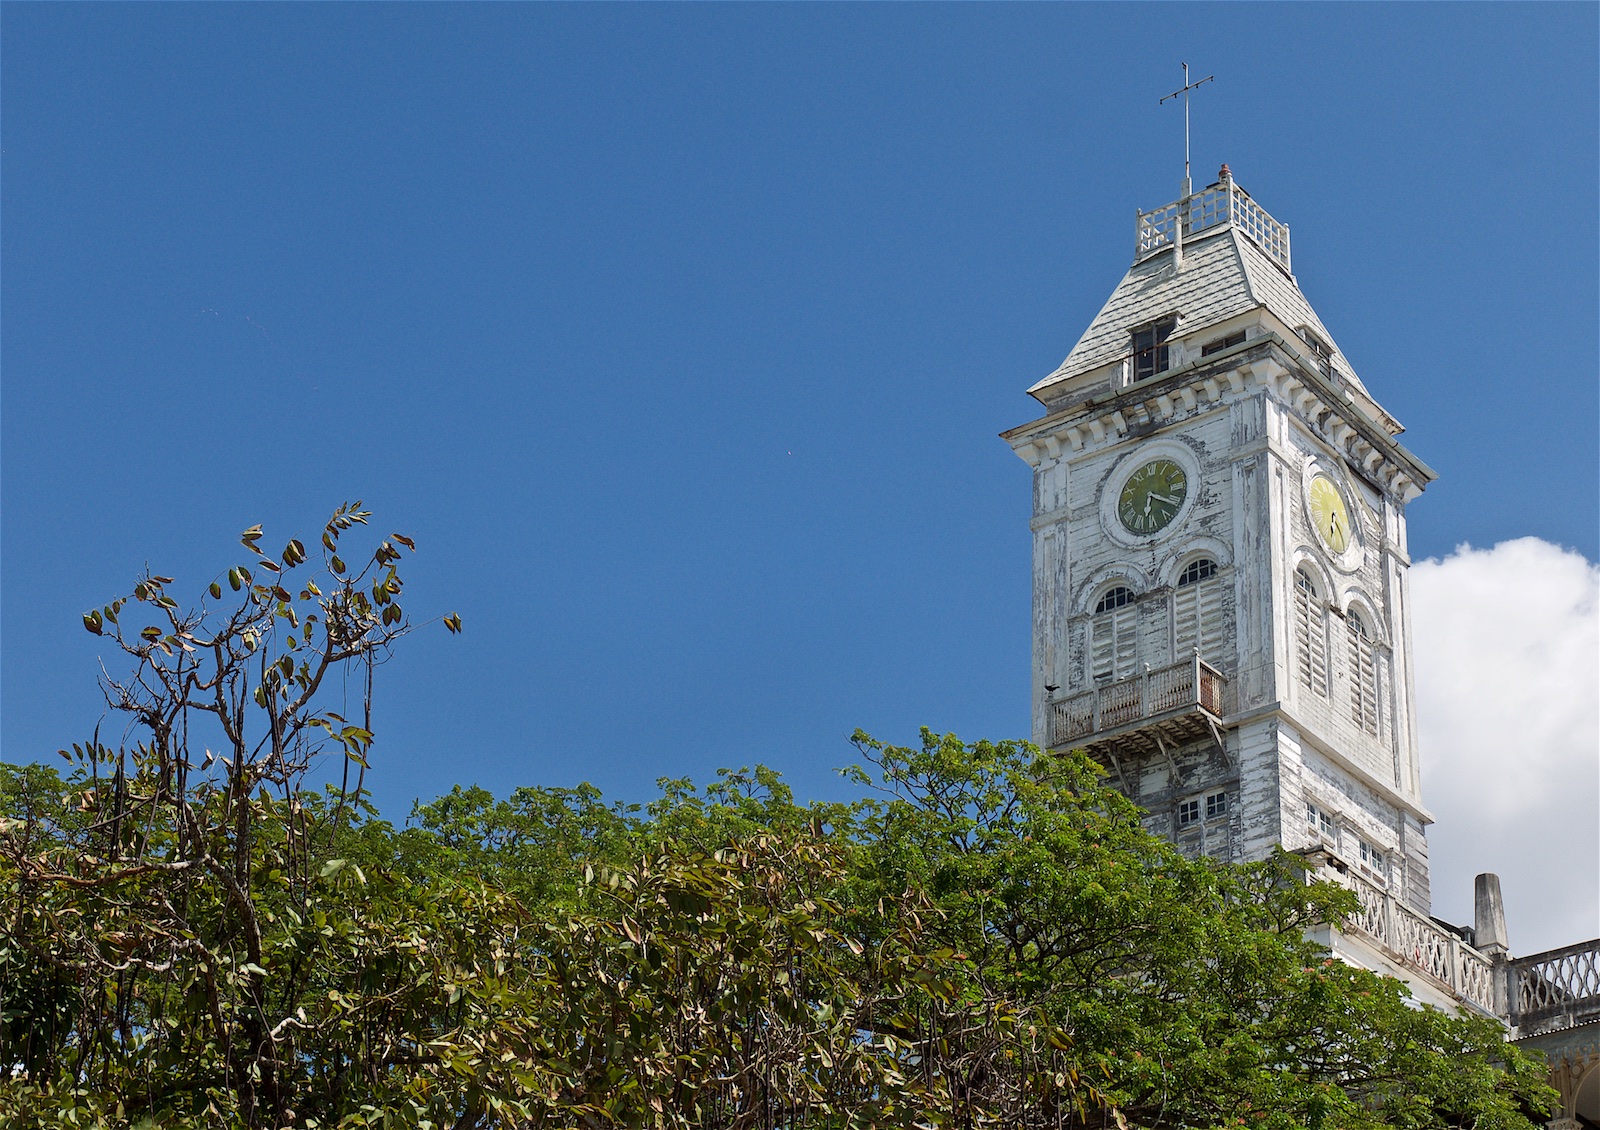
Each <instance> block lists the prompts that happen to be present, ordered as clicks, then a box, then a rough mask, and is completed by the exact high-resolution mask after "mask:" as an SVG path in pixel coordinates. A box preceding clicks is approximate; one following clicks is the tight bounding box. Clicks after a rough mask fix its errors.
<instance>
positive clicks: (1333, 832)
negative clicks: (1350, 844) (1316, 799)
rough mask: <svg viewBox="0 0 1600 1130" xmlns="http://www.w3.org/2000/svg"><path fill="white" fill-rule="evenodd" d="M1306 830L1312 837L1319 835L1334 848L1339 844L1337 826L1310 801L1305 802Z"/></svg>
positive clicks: (1324, 811) (1324, 812)
mask: <svg viewBox="0 0 1600 1130" xmlns="http://www.w3.org/2000/svg"><path fill="white" fill-rule="evenodd" d="M1306 829H1307V831H1309V832H1310V833H1311V834H1312V835H1313V836H1317V835H1320V836H1321V837H1322V838H1323V839H1325V840H1327V841H1328V842H1329V843H1331V844H1333V845H1334V846H1335V847H1337V846H1338V844H1339V826H1338V825H1337V824H1335V823H1334V822H1333V817H1332V816H1330V815H1329V814H1328V813H1327V811H1326V810H1324V809H1321V808H1318V807H1317V806H1316V805H1314V804H1312V803H1311V802H1310V801H1307V802H1306Z"/></svg>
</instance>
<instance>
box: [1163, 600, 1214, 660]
mask: <svg viewBox="0 0 1600 1130" xmlns="http://www.w3.org/2000/svg"><path fill="white" fill-rule="evenodd" d="M1172 602H1173V620H1174V649H1173V656H1172V658H1173V659H1174V660H1175V661H1176V660H1182V659H1187V658H1188V657H1189V656H1190V655H1193V654H1194V652H1195V650H1196V649H1198V650H1199V652H1200V655H1201V657H1202V658H1204V659H1211V660H1214V659H1216V658H1217V652H1218V649H1219V647H1220V645H1221V643H1222V586H1221V584H1219V583H1218V582H1217V581H1215V580H1205V581H1200V582H1198V583H1196V584H1188V585H1180V586H1179V587H1178V588H1177V589H1175V590H1173V594H1172Z"/></svg>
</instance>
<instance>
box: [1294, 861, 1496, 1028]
mask: <svg viewBox="0 0 1600 1130" xmlns="http://www.w3.org/2000/svg"><path fill="white" fill-rule="evenodd" d="M1325 877H1328V878H1333V879H1334V881H1335V882H1339V883H1342V884H1343V885H1344V886H1347V887H1350V888H1351V889H1352V890H1354V891H1355V893H1356V897H1357V898H1359V899H1360V900H1361V909H1360V910H1359V911H1357V912H1356V914H1355V915H1354V916H1353V917H1352V918H1350V919H1348V920H1347V921H1346V922H1345V928H1346V929H1352V930H1355V931H1357V932H1359V933H1362V934H1365V935H1367V937H1369V938H1371V939H1372V940H1373V941H1375V942H1377V943H1378V944H1379V945H1380V946H1381V947H1382V948H1383V949H1384V950H1385V951H1387V952H1388V953H1389V955H1390V956H1391V957H1394V958H1396V959H1397V960H1398V961H1399V962H1400V964H1401V965H1403V966H1405V967H1406V968H1407V969H1410V970H1412V971H1413V972H1416V973H1421V974H1423V975H1424V976H1426V977H1428V978H1430V979H1431V980H1433V981H1435V982H1437V983H1438V984H1440V985H1442V986H1444V987H1445V988H1447V989H1449V990H1450V992H1451V993H1452V994H1454V995H1455V996H1456V998H1457V999H1459V1000H1464V1001H1468V1002H1470V1003H1471V1004H1473V1005H1476V1006H1477V1007H1478V1008H1479V1009H1481V1010H1482V1011H1484V1012H1486V1013H1489V1014H1490V1015H1500V1014H1502V1012H1503V1010H1504V1006H1503V1005H1502V1004H1501V1002H1500V1001H1498V1000H1496V995H1497V994H1496V991H1495V990H1496V981H1497V979H1498V977H1497V973H1496V970H1495V966H1494V963H1493V962H1492V961H1491V960H1490V959H1489V958H1488V957H1487V956H1485V955H1484V954H1481V953H1479V952H1478V951H1477V950H1475V949H1473V948H1472V947H1471V946H1469V945H1468V944H1467V943H1466V942H1464V941H1462V940H1461V938H1460V936H1459V935H1457V934H1454V933H1452V932H1451V931H1449V930H1446V929H1445V928H1444V927H1443V926H1440V925H1439V924H1438V923H1437V922H1435V921H1434V920H1433V919H1431V918H1428V917H1425V916H1424V915H1421V914H1418V913H1417V912H1416V911H1414V910H1412V909H1411V908H1410V907H1409V906H1406V905H1405V904H1404V903H1402V902H1401V901H1400V900H1399V899H1397V898H1395V897H1394V895H1393V894H1391V893H1390V892H1389V891H1386V890H1381V889H1379V888H1378V887H1376V886H1374V885H1373V884H1371V883H1369V882H1367V881H1366V880H1365V879H1361V878H1358V877H1357V876H1355V875H1350V874H1346V875H1345V876H1343V877H1342V878H1335V877H1333V876H1331V875H1329V876H1325Z"/></svg>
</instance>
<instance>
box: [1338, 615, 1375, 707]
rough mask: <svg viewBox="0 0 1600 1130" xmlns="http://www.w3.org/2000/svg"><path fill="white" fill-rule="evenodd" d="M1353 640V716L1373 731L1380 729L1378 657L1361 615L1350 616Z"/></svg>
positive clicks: (1351, 645)
mask: <svg viewBox="0 0 1600 1130" xmlns="http://www.w3.org/2000/svg"><path fill="white" fill-rule="evenodd" d="M1345 623H1346V624H1347V625H1348V627H1349V641H1350V717H1351V718H1352V719H1353V720H1354V721H1355V723H1356V725H1358V726H1360V727H1361V728H1362V729H1363V730H1365V731H1366V732H1367V733H1369V734H1376V733H1377V732H1378V659H1377V656H1376V654H1375V653H1374V652H1373V648H1372V637H1371V636H1369V635H1367V628H1366V625H1365V624H1363V623H1362V622H1361V617H1360V616H1358V615H1357V614H1356V613H1354V612H1352V613H1350V615H1349V616H1348V617H1347V618H1346V620H1345Z"/></svg>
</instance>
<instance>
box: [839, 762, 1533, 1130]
mask: <svg viewBox="0 0 1600 1130" xmlns="http://www.w3.org/2000/svg"><path fill="white" fill-rule="evenodd" d="M856 740H857V744H858V746H859V747H860V749H861V750H862V753H863V754H864V756H865V758H866V760H867V761H868V764H869V765H870V766H872V768H873V771H868V770H865V769H857V770H856V771H855V773H854V775H855V777H856V779H857V780H858V781H859V782H861V783H862V784H863V785H867V786H869V787H872V788H874V789H875V790H878V791H879V792H880V793H881V794H884V795H886V797H887V799H886V800H885V801H884V802H882V803H879V804H877V805H872V806H867V807H866V809H865V811H864V813H863V815H862V818H861V825H860V830H859V832H858V837H859V840H860V842H861V844H862V862H861V865H860V867H859V869H858V873H857V882H858V884H859V886H857V888H856V889H855V897H856V899H857V900H858V902H859V903H862V904H872V903H874V902H875V901H877V900H883V899H886V898H893V896H894V894H895V893H896V892H899V891H904V890H920V891H925V892H927V893H928V895H929V897H930V899H931V900H932V902H933V905H934V906H935V907H937V908H938V910H939V911H940V912H941V913H940V915H939V916H938V917H937V918H936V919H935V920H934V921H935V922H936V924H937V925H936V928H935V929H934V931H933V935H934V938H933V940H934V942H935V944H939V945H943V946H947V947H950V948H952V949H955V950H958V951H960V952H962V953H964V954H967V955H968V956H969V962H968V965H967V971H966V975H967V977H968V978H969V980H970V986H971V987H970V989H969V995H970V999H971V1000H972V1001H973V1002H974V1004H977V1003H979V1002H983V1001H989V1000H996V999H999V1000H1007V1001H1009V1002H1011V1006H1012V1007H1013V1008H1018V1009H1028V1010H1037V1011H1038V1012H1040V1013H1042V1015H1043V1017H1044V1021H1045V1022H1047V1023H1049V1024H1051V1025H1053V1026H1055V1027H1057V1028H1059V1029H1060V1030H1061V1031H1062V1032H1064V1033H1065V1034H1066V1035H1067V1036H1068V1037H1069V1038H1070V1040H1071V1050H1070V1053H1069V1056H1068V1062H1069V1063H1070V1064H1071V1065H1072V1066H1073V1067H1074V1068H1075V1069H1076V1070H1077V1071H1078V1072H1079V1073H1080V1074H1081V1075H1082V1076H1083V1077H1084V1078H1092V1079H1096V1080H1099V1081H1101V1082H1100V1089H1101V1090H1102V1092H1103V1093H1104V1096H1105V1099H1106V1101H1107V1102H1108V1104H1109V1105H1110V1106H1111V1107H1112V1108H1113V1109H1115V1110H1116V1111H1117V1112H1118V1113H1119V1114H1120V1116H1121V1117H1122V1118H1124V1119H1126V1120H1127V1122H1128V1123H1129V1124H1132V1125H1137V1126H1142V1127H1151V1128H1154V1127H1180V1126H1223V1125H1247V1126H1260V1127H1279V1126H1282V1127H1290V1126H1294V1127H1302V1126H1308V1127H1340V1128H1341V1130H1362V1128H1367V1127H1373V1128H1376V1127H1390V1126H1397V1127H1469V1126H1470V1127H1478V1128H1488V1127H1506V1128H1510V1127H1528V1126H1530V1125H1532V1123H1531V1122H1530V1121H1529V1118H1530V1117H1531V1116H1535V1115H1539V1114H1540V1113H1541V1112H1544V1111H1547V1110H1548V1109H1549V1103H1550V1099H1551V1097H1552V1096H1551V1092H1549V1090H1548V1088H1547V1087H1546V1086H1545V1082H1544V1079H1545V1071H1544V1068H1543V1066H1542V1065H1541V1064H1539V1063H1537V1062H1536V1061H1534V1060H1531V1059H1529V1058H1527V1057H1525V1056H1524V1055H1523V1054H1522V1053H1521V1052H1519V1051H1518V1050H1517V1049H1515V1048H1513V1047H1510V1046H1508V1045H1506V1044H1505V1043H1504V1032H1503V1030H1502V1029H1501V1028H1500V1026H1499V1025H1498V1024H1497V1023H1496V1022H1495V1021H1493V1020H1489V1019H1486V1018H1482V1017H1476V1016H1467V1015H1463V1016H1446V1015H1444V1014H1442V1013H1440V1012H1438V1011H1436V1010H1433V1009H1428V1008H1420V1007H1417V1006H1415V1005H1414V1003H1413V1002H1412V1001H1411V1000H1410V999H1409V996H1408V994H1407V992H1406V990H1405V987H1404V986H1403V985H1402V984H1401V983H1400V982H1398V981H1395V980H1393V979H1391V978H1385V977H1380V976H1377V975H1375V974H1372V973H1370V972H1367V971H1365V970H1358V969H1354V968H1351V967H1349V966H1346V965H1343V964H1341V963H1338V962H1335V961H1333V960H1332V959H1331V958H1329V957H1328V956H1327V954H1326V953H1325V952H1324V951H1322V950H1321V949H1319V948H1318V947H1317V946H1316V945H1315V944H1313V943H1312V942H1310V941H1308V940H1307V939H1306V934H1305V930H1306V927H1308V926H1310V925H1312V924H1314V923H1318V922H1328V921H1339V920H1340V919H1342V918H1344V917H1345V916H1347V915H1349V914H1351V913H1352V912H1354V910H1355V909H1356V905H1355V901H1354V897H1353V896H1352V895H1351V894H1350V892H1348V891H1346V890H1344V889H1342V888H1338V887H1335V886H1333V885H1331V884H1327V883H1307V881H1306V875H1305V869H1304V867H1303V865H1302V864H1301V862H1300V861H1299V859H1298V858H1297V857H1293V856H1290V855H1286V854H1281V853H1280V854H1279V855H1278V856H1276V857H1275V858H1273V859H1272V860H1269V861H1267V862H1264V863H1260V864H1253V865H1248V866H1228V865H1223V864H1218V863H1215V862H1212V861H1209V860H1204V859H1202V860H1190V859H1186V858H1185V857H1183V856H1182V855H1181V854H1179V853H1178V852H1177V851H1176V850H1175V849H1174V848H1173V847H1172V846H1171V845H1170V844H1168V843H1167V842H1166V841H1164V840H1161V839H1159V838H1157V837H1155V836H1153V835H1151V834H1150V833H1149V832H1147V831H1146V830H1145V829H1144V827H1143V825H1142V823H1141V821H1140V815H1141V814H1140V811H1139V809H1138V808H1137V807H1136V806H1135V805H1133V804H1132V803H1131V802H1130V801H1128V800H1127V799H1126V798H1124V797H1123V796H1122V795H1121V794H1120V793H1117V792H1116V791H1115V790H1113V789H1111V788H1109V787H1108V786H1107V785H1106V784H1105V783H1104V777H1103V773H1104V771H1103V769H1102V767H1101V766H1099V765H1097V764H1095V763H1094V762H1093V761H1091V760H1089V759H1088V758H1086V757H1084V756H1082V755H1078V754H1074V755H1066V756H1042V755H1041V754H1040V752H1039V751H1038V750H1037V749H1035V748H1034V747H1032V746H1029V745H1027V744H1026V743H1015V742H1002V743H998V744H991V743H987V742H979V743H977V744H976V745H971V746H968V745H965V744H963V743H962V742H960V741H958V740H956V739H955V738H954V737H951V736H948V735H946V736H944V737H939V736H937V735H934V734H932V733H931V732H929V731H926V730H925V731H923V740H922V744H921V746H920V748H904V747H895V746H890V745H884V744H882V743H879V742H876V741H873V740H872V739H871V738H869V737H867V736H866V735H863V734H858V735H857V739H856ZM1067 1124H1068V1125H1074V1124H1082V1125H1090V1124H1095V1123H1094V1122H1093V1120H1089V1121H1086V1122H1082V1123H1071V1122H1068V1123H1067ZM1119 1124H1120V1123H1119Z"/></svg>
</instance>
